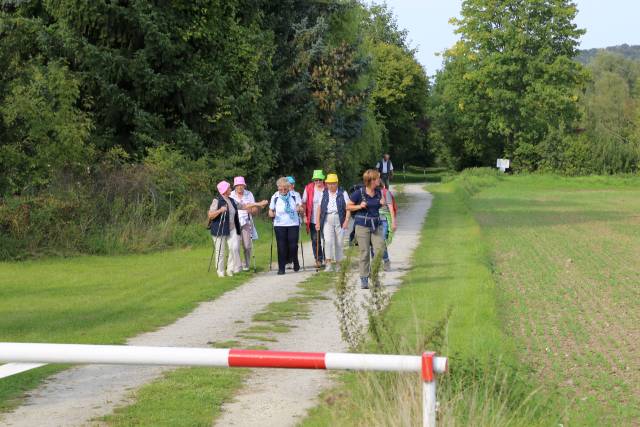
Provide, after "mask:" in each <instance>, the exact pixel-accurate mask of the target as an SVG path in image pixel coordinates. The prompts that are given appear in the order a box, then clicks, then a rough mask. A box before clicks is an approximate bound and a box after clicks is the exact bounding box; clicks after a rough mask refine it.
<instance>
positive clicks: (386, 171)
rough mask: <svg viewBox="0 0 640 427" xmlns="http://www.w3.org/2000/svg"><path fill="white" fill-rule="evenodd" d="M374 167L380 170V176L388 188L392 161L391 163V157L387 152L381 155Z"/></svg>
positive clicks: (391, 177) (391, 174) (391, 173)
mask: <svg viewBox="0 0 640 427" xmlns="http://www.w3.org/2000/svg"><path fill="white" fill-rule="evenodd" d="M376 169H378V172H380V178H381V179H382V182H383V183H384V186H385V187H386V188H390V187H389V186H390V185H391V180H392V179H393V163H391V159H390V156H389V154H388V153H385V154H384V156H382V160H380V161H379V162H378V164H377V165H376Z"/></svg>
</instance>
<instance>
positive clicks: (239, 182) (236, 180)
mask: <svg viewBox="0 0 640 427" xmlns="http://www.w3.org/2000/svg"><path fill="white" fill-rule="evenodd" d="M236 185H244V186H245V187H246V186H247V183H246V182H244V176H236V177H235V178H233V186H234V187H235V186H236Z"/></svg>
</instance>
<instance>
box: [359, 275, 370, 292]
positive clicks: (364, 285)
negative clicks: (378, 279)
mask: <svg viewBox="0 0 640 427" xmlns="http://www.w3.org/2000/svg"><path fill="white" fill-rule="evenodd" d="M360 289H369V278H368V277H361V278H360Z"/></svg>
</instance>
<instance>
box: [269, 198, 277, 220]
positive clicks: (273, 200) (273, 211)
mask: <svg viewBox="0 0 640 427" xmlns="http://www.w3.org/2000/svg"><path fill="white" fill-rule="evenodd" d="M276 201H277V196H276V195H275V194H274V195H273V196H271V203H270V204H269V218H275V217H276Z"/></svg>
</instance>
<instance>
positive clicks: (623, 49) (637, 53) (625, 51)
mask: <svg viewBox="0 0 640 427" xmlns="http://www.w3.org/2000/svg"><path fill="white" fill-rule="evenodd" d="M602 50H606V51H607V52H615V53H619V54H621V55H622V56H624V57H625V58H628V59H635V60H637V61H640V46H629V45H628V44H622V45H619V46H610V47H605V48H599V49H586V50H580V51H578V56H576V60H577V61H578V62H582V63H583V64H588V63H589V62H591V60H592V59H593V58H594V57H595V56H596V54H597V53H598V52H600V51H602Z"/></svg>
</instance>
